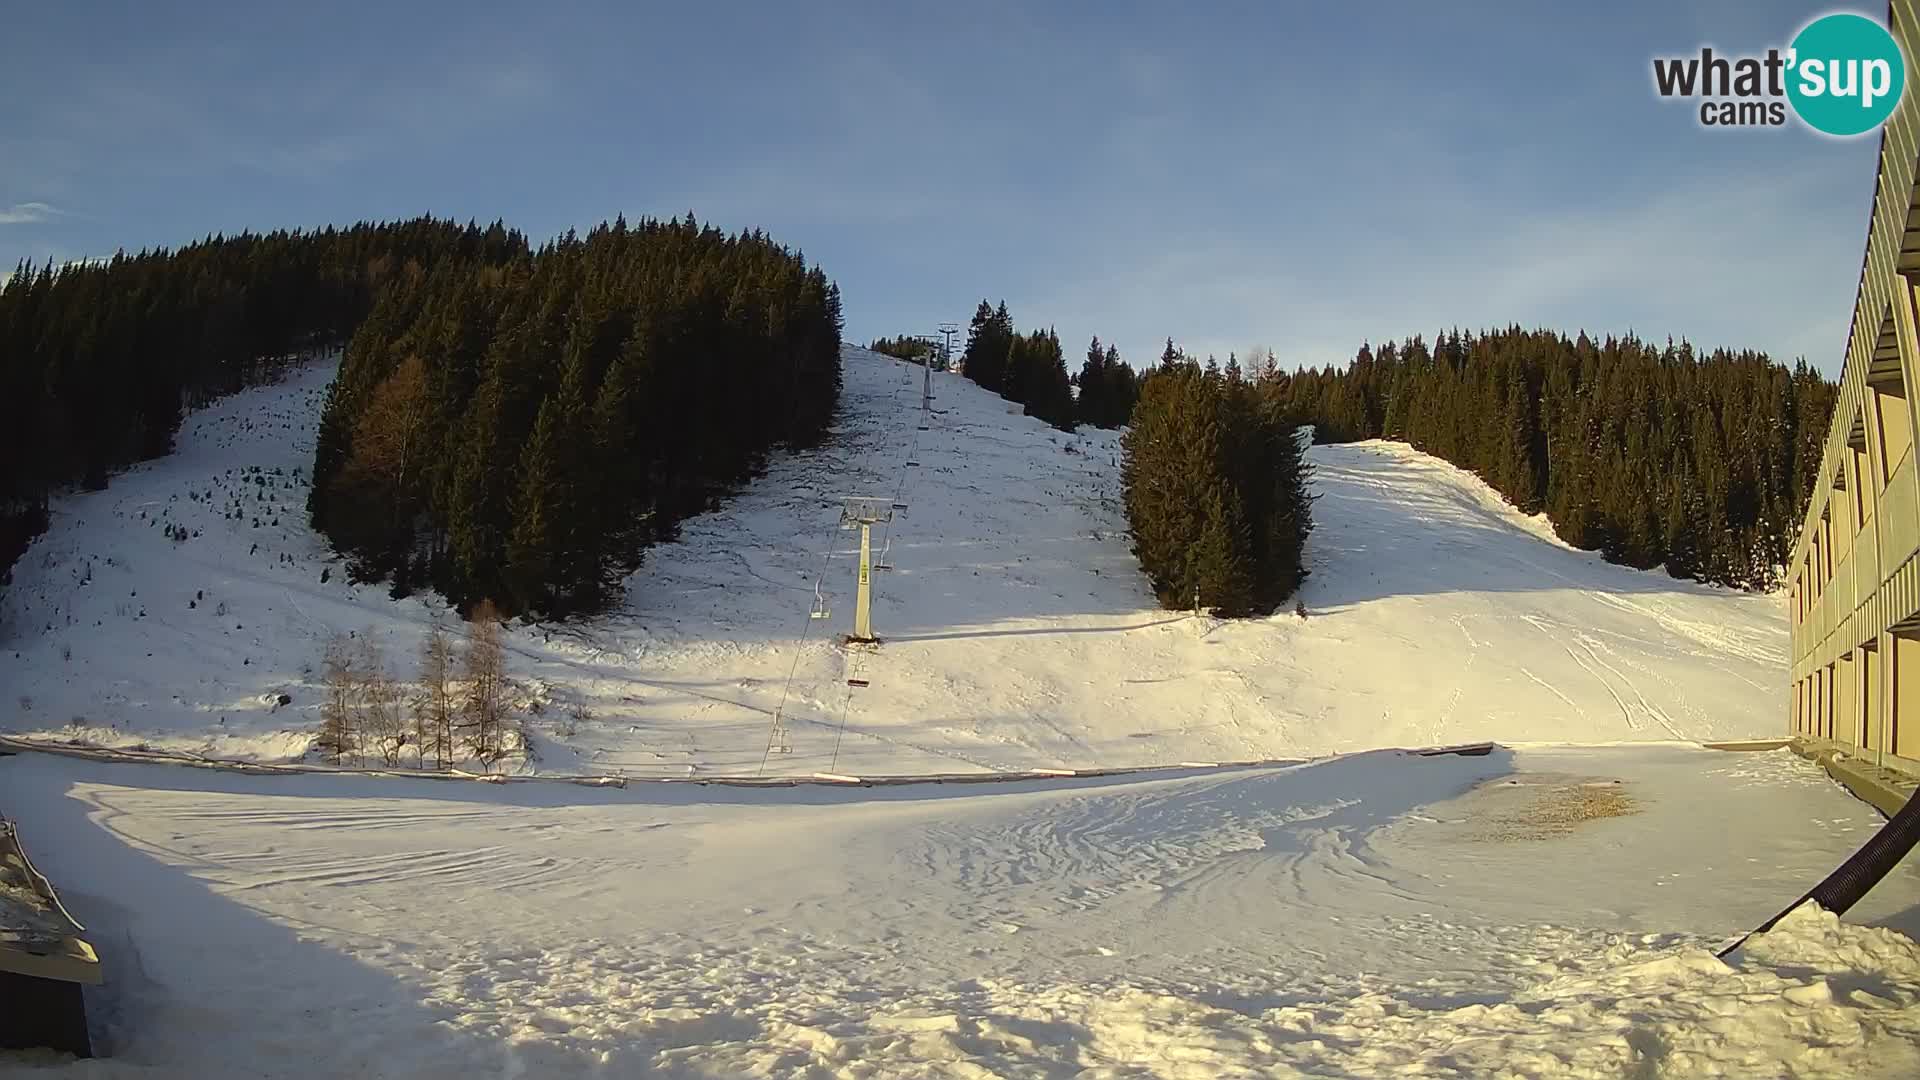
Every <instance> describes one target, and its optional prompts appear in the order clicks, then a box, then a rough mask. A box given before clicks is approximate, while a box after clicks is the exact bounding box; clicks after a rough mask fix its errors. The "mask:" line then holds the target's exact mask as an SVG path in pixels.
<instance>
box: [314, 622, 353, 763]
mask: <svg viewBox="0 0 1920 1080" xmlns="http://www.w3.org/2000/svg"><path fill="white" fill-rule="evenodd" d="M359 667H360V657H359V655H358V654H357V653H356V652H355V651H354V648H353V642H352V641H350V640H348V638H347V636H346V635H345V634H335V635H333V637H331V638H329V639H328V640H327V651H326V654H325V656H324V658H323V659H322V661H321V670H322V675H321V678H322V679H323V680H324V681H325V683H326V688H327V695H326V697H325V698H324V699H323V700H322V701H321V703H320V739H319V744H318V745H319V747H320V749H321V750H322V751H323V752H324V753H326V754H327V755H328V756H329V757H331V758H333V763H334V764H335V765H338V764H340V762H341V759H342V758H345V757H347V756H348V755H350V754H354V753H357V752H358V751H359V748H360V742H359V737H358V732H357V731H356V730H355V728H356V725H355V723H354V721H355V716H354V713H355V711H356V710H355V704H356V702H355V697H356V696H357V691H358V684H359V681H360V673H359Z"/></svg>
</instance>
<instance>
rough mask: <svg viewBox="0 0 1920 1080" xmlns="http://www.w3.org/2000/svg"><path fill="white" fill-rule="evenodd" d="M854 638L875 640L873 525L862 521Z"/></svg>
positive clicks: (854, 611)
mask: <svg viewBox="0 0 1920 1080" xmlns="http://www.w3.org/2000/svg"><path fill="white" fill-rule="evenodd" d="M853 639H854V640H855V641H872V640H873V525H872V524H871V523H870V522H866V521H862V522H861V523H860V596H859V599H858V600H857V601H855V603H854V608H853Z"/></svg>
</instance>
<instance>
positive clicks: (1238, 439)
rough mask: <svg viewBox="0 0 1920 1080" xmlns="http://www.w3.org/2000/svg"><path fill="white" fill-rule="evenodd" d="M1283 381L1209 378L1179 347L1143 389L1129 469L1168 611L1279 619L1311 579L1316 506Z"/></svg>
mask: <svg viewBox="0 0 1920 1080" xmlns="http://www.w3.org/2000/svg"><path fill="white" fill-rule="evenodd" d="M1281 389H1282V387H1281V384H1280V383H1279V382H1278V381H1277V380H1276V379H1274V378H1264V377H1258V376H1256V377H1248V376H1247V375H1246V374H1245V373H1244V372H1243V371H1242V370H1241V367H1240V364H1239V362H1238V360H1237V359H1236V358H1232V357H1230V358H1229V359H1228V362H1227V366H1226V368H1225V369H1224V370H1223V369H1222V368H1221V367H1220V366H1219V365H1218V364H1217V363H1215V362H1214V361H1213V360H1212V359H1211V358H1209V360H1208V362H1207V364H1206V366H1205V367H1204V368H1203V367H1202V366H1201V365H1200V364H1198V363H1197V362H1195V361H1194V360H1193V359H1192V358H1191V357H1188V356H1186V355H1184V354H1183V353H1181V352H1180V351H1179V350H1177V349H1176V348H1174V345H1173V343H1172V342H1171V341H1169V342H1168V343H1167V351H1166V353H1165V354H1164V355H1163V356H1162V357H1161V362H1160V364H1159V366H1158V367H1156V368H1154V369H1153V370H1152V371H1151V372H1149V373H1148V374H1147V376H1146V378H1145V379H1144V380H1143V382H1142V383H1141V386H1140V397H1139V401H1138V403H1137V404H1136V405H1135V406H1134V407H1133V412H1132V418H1131V426H1130V427H1129V428H1128V430H1127V433H1126V435H1125V436H1124V437H1123V439H1122V445H1123V447H1124V448H1125V452H1126V457H1125V461H1124V462H1123V469H1122V479H1123V483H1124V485H1125V493H1126V508H1127V525H1128V529H1129V531H1130V532H1131V534H1132V536H1133V550H1134V554H1135V555H1136V556H1137V557H1138V558H1139V560H1140V567H1141V569H1142V570H1143V571H1145V572H1146V575H1147V578H1148V580H1149V581H1151V582H1152V583H1153V591H1154V594H1155V595H1156V596H1157V597H1158V598H1159V600H1160V603H1161V605H1162V606H1164V607H1167V608H1173V609H1184V608H1210V609H1212V610H1213V612H1214V613H1215V614H1216V615H1220V616H1226V617H1233V616H1245V615H1257V614H1264V613H1267V612H1271V611H1272V610H1273V609H1274V608H1275V607H1277V606H1278V605H1279V604H1280V603H1281V602H1282V601H1284V600H1286V598H1287V597H1289V596H1291V595H1292V594H1293V593H1294V592H1295V590H1297V589H1298V588H1299V587H1300V583H1301V582H1302V581H1303V580H1305V578H1306V569H1305V566H1304V563H1303V556H1304V553H1305V548H1306V541H1307V534H1308V533H1309V532H1311V531H1312V529H1313V506H1312V503H1313V497H1312V496H1311V495H1309V494H1308V492H1307V479H1308V473H1307V465H1306V462H1305V461H1304V460H1303V458H1302V454H1301V450H1302V448H1301V445H1300V442H1299V440H1298V439H1297V438H1296V437H1295V435H1294V430H1295V424H1294V422H1293V418H1292V416H1291V414H1290V413H1289V411H1288V408H1287V402H1286V399H1285V398H1284V396H1283V394H1282V393H1281Z"/></svg>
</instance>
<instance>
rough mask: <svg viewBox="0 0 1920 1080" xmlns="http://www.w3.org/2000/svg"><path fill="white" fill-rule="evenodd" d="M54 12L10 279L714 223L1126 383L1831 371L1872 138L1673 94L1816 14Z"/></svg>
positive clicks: (862, 323) (851, 281)
mask: <svg viewBox="0 0 1920 1080" xmlns="http://www.w3.org/2000/svg"><path fill="white" fill-rule="evenodd" d="M25 7H27V8H29V10H16V11H13V12H10V13H9V14H8V15H7V16H6V17H5V19H4V20H0V22H3V23H4V26H5V32H4V35H0V265H4V266H5V267H9V268H10V267H11V266H12V265H13V264H14V263H15V262H16V261H17V260H18V259H20V258H23V257H24V258H27V259H30V260H33V261H36V262H37V261H40V260H44V259H48V258H52V259H55V260H66V259H72V258H82V257H89V256H97V255H103V254H110V253H111V252H112V251H113V250H114V249H116V248H120V247H125V248H128V249H133V248H138V247H141V246H150V245H171V244H178V243H181V242H185V241H188V240H191V239H193V238H195V237H198V236H201V235H204V234H207V233H209V232H214V231H221V230H225V231H234V230H238V229H242V228H255V229H266V228H274V227H282V226H295V225H300V226H313V225H319V224H325V223H329V222H349V221H353V220H359V219H368V218H391V217H397V216H410V215H414V214H419V213H426V212H432V213H435V214H438V215H442V216H452V217H456V218H460V219H466V218H469V217H472V218H478V219H480V220H482V221H488V220H492V219H493V218H496V217H498V218H504V219H505V220H506V221H507V222H508V223H509V224H512V225H516V226H518V227H520V228H522V229H523V230H525V231H527V232H528V233H529V234H530V235H531V236H533V237H535V238H536V239H539V238H543V237H547V236H551V235H554V234H557V233H559V232H562V231H564V230H565V229H567V228H568V227H573V226H578V227H583V228H584V227H586V226H589V225H591V224H592V223H594V222H597V221H599V220H601V219H603V218H610V217H612V216H613V215H614V214H615V213H618V212H624V213H626V214H627V215H629V216H630V217H637V216H643V215H655V216H663V215H671V214H679V213H682V212H684V211H687V210H692V211H694V212H695V213H696V214H697V215H698V216H699V217H700V218H701V219H702V220H708V221H712V222H714V223H716V224H719V225H722V226H724V227H728V228H736V227H743V226H761V227H764V228H766V229H768V230H769V231H770V232H772V233H773V234H774V235H775V236H776V237H778V238H779V239H781V240H783V241H785V242H787V243H790V244H793V245H795V246H797V247H800V248H803V249H804V250H805V251H806V252H807V254H808V255H809V257H811V258H813V259H814V260H816V261H818V262H819V263H821V264H822V265H823V266H824V267H825V268H826V270H827V272H828V273H829V274H830V275H832V276H833V277H834V278H836V279H837V280H838V281H839V282H840V286H841V289H842V291H843V292H844V293H845V296H846V302H847V324H848V326H847V329H848V336H849V337H850V338H853V339H857V340H861V341H864V340H866V339H868V338H870V337H873V336H875V335H879V334H893V333H899V332H903V331H905V332H920V331H928V330H931V329H932V328H933V326H934V324H936V323H938V322H939V321H941V320H943V319H951V320H959V321H964V320H965V319H966V318H967V317H968V316H969V315H970V314H971V312H972V309H973V306H974V304H975V303H976V302H977V301H978V300H979V299H980V298H981V297H983V296H989V297H991V298H993V299H994V300H999V299H1001V298H1005V299H1006V301H1007V302H1008V305H1009V307H1010V308H1011V309H1012V311H1013V314H1014V317H1015V319H1016V321H1017V322H1018V323H1019V324H1020V325H1021V326H1022V327H1023V328H1024V327H1027V326H1031V325H1035V324H1051V325H1054V326H1055V327H1057V328H1058V330H1059V331H1060V334H1061V337H1062V338H1063V340H1065V341H1066V342H1067V344H1068V345H1069V346H1070V347H1071V348H1072V349H1073V350H1075V351H1077V350H1078V349H1079V348H1080V347H1081V346H1083V345H1084V343H1085V341H1086V338H1087V337H1088V336H1089V335H1090V334H1094V333H1098V334H1099V335H1100V336H1101V337H1102V338H1103V339H1105V340H1111V341H1115V342H1117V343H1118V344H1119V345H1120V347H1121V349H1122V351H1123V352H1124V353H1125V354H1126V355H1127V357H1128V358H1129V359H1130V360H1133V361H1135V362H1136V363H1139V362H1143V361H1148V360H1151V359H1152V358H1153V356H1155V355H1157V353H1158V351H1159V343H1160V341H1161V340H1162V339H1163V338H1165V337H1168V336H1172V337H1174V338H1175V339H1176V340H1179V341H1181V342H1182V343H1184V344H1186V345H1187V346H1188V347H1190V348H1192V349H1194V350H1196V351H1198V352H1202V353H1204V352H1208V351H1212V352H1217V353H1219V354H1221V355H1222V356H1223V357H1224V355H1225V353H1226V352H1227V351H1228V350H1234V349H1237V350H1240V351H1241V352H1243V353H1244V352H1245V351H1246V350H1247V349H1249V348H1250V347H1252V346H1255V345H1264V346H1270V347H1272V348H1274V349H1275V350H1276V351H1277V352H1278V354H1279V356H1280V358H1281V360H1282V361H1284V362H1287V363H1290V364H1297V363H1323V362H1329V361H1341V360H1344V359H1346V358H1348V357H1350V356H1351V355H1352V353H1353V351H1354V349H1355V348H1356V347H1357V346H1358V344H1359V343H1360V342H1361V341H1362V340H1363V339H1372V340H1375V341H1377V340H1380V339H1382V338H1385V337H1398V336H1404V335H1407V334H1412V333H1418V332H1425V333H1428V334H1431V333H1432V332H1433V331H1434V330H1436V329H1438V328H1440V327H1442V326H1448V325H1454V324H1459V325H1462V326H1469V327H1473V326H1482V325H1504V324H1506V323H1509V322H1518V323H1521V324H1524V325H1548V326H1552V327H1555V328H1561V329H1566V330H1569V331H1571V330H1573V329H1578V328H1586V329H1588V330H1592V331H1595V332H1601V331H1617V330H1624V329H1628V328H1631V329H1634V330H1637V331H1638V332H1640V333H1641V334H1642V335H1643V336H1651V337H1655V338H1664V337H1665V336H1667V335H1669V334H1671V335H1673V336H1676V337H1678V336H1683V335H1684V336H1687V337H1689V338H1691V339H1693V340H1694V341H1695V342H1697V343H1699V344H1702V345H1707V346H1712V345H1723V344H1724V345H1734V346H1750V347H1755V348H1761V349H1765V350H1767V351H1769V352H1771V353H1773V354H1774V355H1775V356H1776V357H1781V358H1786V359H1791V358H1793V357H1796V356H1805V357H1807V358H1808V359H1809V360H1811V361H1813V362H1815V363H1816V364H1818V365H1819V366H1820V367H1822V368H1823V369H1825V370H1826V371H1828V372H1829V373H1832V372H1836V371H1837V370H1838V367H1839V360H1840V355H1841V352H1842V349H1843V347H1844V345H1845V340H1846V328H1847V323H1848V320H1849V318H1850V315H1851V307H1852V302H1853V294H1854V290H1855V287H1856V284H1857V281H1858V274H1859V268H1860V257H1861V252H1862V250H1863V245H1864V242H1865V229H1866V222H1867V216H1868V210H1869V202H1870V199H1871V196H1872V188H1873V173H1874V159H1875V155H1876V153H1877V145H1878V144H1877V138H1876V137H1867V138H1862V139H1856V140H1851V141H1838V140H1829V139H1826V138H1823V137H1820V136H1817V135H1814V134H1812V133H1809V132H1807V131H1806V130H1804V129H1802V128H1799V127H1798V126H1790V127H1789V128H1787V129H1779V128H1768V129H1754V130H1745V131H1732V132H1725V131H1722V132H1714V131H1708V130H1703V129H1702V128H1701V127H1700V126H1699V125H1698V123H1697V120H1696V118H1695V115H1694V111H1693V109H1692V108H1691V107H1690V106H1689V105H1686V104H1683V103H1676V102H1662V101H1660V100H1658V99H1656V98H1655V96H1654V94H1653V91H1652V80H1651V75H1650V60H1651V58H1652V57H1653V56H1654V55H1656V54H1669V55H1670V54H1685V53H1688V52H1693V51H1697V50H1698V48H1699V46H1700V45H1702V44H1712V45H1714V46H1715V47H1716V48H1719V49H1723V50H1730V51H1731V50H1754V51H1757V50H1761V49H1764V48H1765V47H1767V46H1769V45H1784V44H1785V43H1786V41H1787V40H1788V39H1789V38H1790V37H1791V35H1792V33H1793V31H1794V30H1795V29H1797V28H1798V27H1799V26H1800V25H1802V24H1803V23H1804V22H1806V21H1807V19H1808V18H1809V17H1811V16H1812V15H1813V14H1816V13H1819V12H1823V11H1827V10H1838V9H1836V8H1833V7H1830V6H1827V5H1812V6H1810V5H1806V4H1777V3H1723V4H1700V5H1679V4H1669V3H1658V4H1651V3H1650V4H1618V5H1579V6H1578V7H1579V8H1580V10H1574V8H1575V6H1574V5H1561V4H1529V3H1513V4H1482V5H1436V4H1431V3H1426V4H1399V3H1394V2H1376V3H1369V4H1339V5H1335V4H1313V5H1308V4H1297V5H1296V4H1283V3H1242V4H1211V3H1201V4H1194V5H1188V6H1186V7H1181V8H1176V7H1175V6H1173V5H1164V4H1161V5H1122V4H1079V3H1074V4H1069V3H1058V4H1055V3H1047V4H1039V3H1032V4H1024V5H1021V4H1011V5H1006V6H999V5H996V4H993V3H977V4H951V3H947V4H932V3H914V2H896V3H871V4H864V3H863V4H853V3H847V4H824V5H823V4H806V5H800V4H752V5H749V4H731V3H715V4H707V5H699V6H698V7H699V10H693V9H694V8H695V7H696V5H685V7H686V8H687V10H681V11H670V10H664V9H663V10H645V9H643V6H642V5H632V4H608V5H604V6H596V5H580V4H568V3H551V4H540V5H511V6H500V7H497V8H495V7H491V6H488V5H484V4H472V5H454V4H445V5H432V4H426V3H392V2H389V3H384V4H358V3H353V2H342V3H332V4H306V5H275V4H257V3H246V4H226V3H212V2H207V3H195V4H192V5H162V4H150V3H137V4H136V3H129V4H107V3H96V2H91V0H73V2H70V3H65V4H35V5H25ZM175 7H178V8H180V9H181V10H167V9H172V8H175ZM282 7H283V8H284V10H270V9H273V8H282ZM1860 10H1865V11H1868V12H1869V13H1873V14H1876V15H1877V14H1878V13H1879V12H1878V9H1876V8H1874V7H1871V6H1868V7H1864V8H1860Z"/></svg>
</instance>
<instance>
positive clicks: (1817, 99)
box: [1653, 11, 1907, 138]
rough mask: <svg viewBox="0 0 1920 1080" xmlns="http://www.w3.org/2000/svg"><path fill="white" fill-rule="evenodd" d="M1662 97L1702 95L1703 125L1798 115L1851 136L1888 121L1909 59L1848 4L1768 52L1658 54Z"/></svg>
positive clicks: (1656, 79)
mask: <svg viewBox="0 0 1920 1080" xmlns="http://www.w3.org/2000/svg"><path fill="white" fill-rule="evenodd" d="M1653 87H1654V90H1655V91H1656V92H1658V93H1659V95H1660V96H1661V97H1662V98H1684V99H1689V100H1698V101H1699V103H1700V105H1699V110H1700V111H1699V116H1700V124H1701V126H1703V127H1711V128H1727V127H1781V126H1783V125H1785V124H1786V122H1787V115H1788V112H1787V110H1788V108H1789V106H1790V107H1791V108H1792V110H1793V115H1795V116H1798V117H1799V118H1800V121H1801V122H1802V123H1804V124H1806V125H1807V126H1808V127H1810V128H1812V129H1814V130H1815V131H1819V132H1822V133H1824V134H1827V135H1836V136H1840V137H1843V138H1844V137H1848V136H1853V135H1864V134H1866V133H1867V132H1869V131H1873V130H1875V129H1877V128H1878V127H1879V126H1880V125H1881V124H1884V123H1886V121H1887V117H1889V116H1892V115H1893V110H1894V108H1895V107H1896V106H1898V105H1899V104H1900V98H1901V95H1902V94H1904V93H1905V92H1906V89H1907V59H1906V56H1905V55H1904V54H1903V53H1901V51H1900V43H1899V42H1897V41H1895V40H1894V39H1893V35H1892V34H1890V33H1888V32H1887V28H1886V27H1884V26H1882V25H1880V24H1879V23H1877V22H1875V21H1873V20H1872V19H1869V18H1867V17H1866V16H1865V15H1858V14H1855V13H1853V12H1850V11H1841V12H1835V13H1833V14H1831V15H1822V16H1820V17H1819V18H1817V19H1815V20H1813V21H1812V22H1810V23H1808V24H1807V25H1806V26H1804V27H1802V28H1801V29H1800V32H1799V33H1798V34H1795V35H1794V37H1793V43H1792V44H1791V45H1789V46H1787V47H1786V48H1785V49H1778V48H1774V49H1768V50H1767V51H1766V54H1765V55H1763V56H1721V55H1719V54H1717V53H1715V52H1714V51H1713V50H1712V49H1711V48H1703V49H1701V50H1700V53H1699V55H1698V56H1657V57H1654V60H1653Z"/></svg>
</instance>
